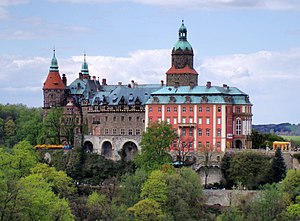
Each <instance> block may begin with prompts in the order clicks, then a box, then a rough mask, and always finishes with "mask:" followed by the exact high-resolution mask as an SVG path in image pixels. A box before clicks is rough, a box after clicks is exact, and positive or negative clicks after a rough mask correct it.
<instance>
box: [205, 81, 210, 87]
mask: <svg viewBox="0 0 300 221" xmlns="http://www.w3.org/2000/svg"><path fill="white" fill-rule="evenodd" d="M210 87H211V82H210V81H208V82H207V83H206V88H207V89H209V88H210Z"/></svg>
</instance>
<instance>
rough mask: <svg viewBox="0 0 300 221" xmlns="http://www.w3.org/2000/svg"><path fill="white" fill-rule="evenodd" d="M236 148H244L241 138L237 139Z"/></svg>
mask: <svg viewBox="0 0 300 221" xmlns="http://www.w3.org/2000/svg"><path fill="white" fill-rule="evenodd" d="M235 148H237V149H242V148H243V143H242V141H240V140H236V141H235Z"/></svg>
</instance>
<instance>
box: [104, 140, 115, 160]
mask: <svg viewBox="0 0 300 221" xmlns="http://www.w3.org/2000/svg"><path fill="white" fill-rule="evenodd" d="M112 153H113V150H112V145H111V142H109V141H105V142H104V143H103V144H102V148H101V155H102V156H104V157H105V158H107V159H111V157H112Z"/></svg>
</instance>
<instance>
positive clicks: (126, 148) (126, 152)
mask: <svg viewBox="0 0 300 221" xmlns="http://www.w3.org/2000/svg"><path fill="white" fill-rule="evenodd" d="M137 151H138V148H137V145H136V144H135V143H134V142H132V141H127V142H126V143H125V144H124V145H123V147H122V156H121V157H122V159H123V160H124V161H126V162H127V161H130V160H133V157H134V155H135V154H136V153H137Z"/></svg>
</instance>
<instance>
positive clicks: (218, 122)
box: [217, 117, 221, 125]
mask: <svg viewBox="0 0 300 221" xmlns="http://www.w3.org/2000/svg"><path fill="white" fill-rule="evenodd" d="M217 124H219V125H220V124H221V117H218V118H217Z"/></svg>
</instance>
